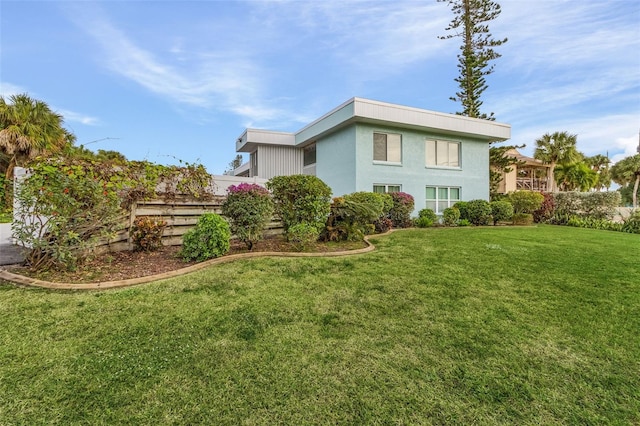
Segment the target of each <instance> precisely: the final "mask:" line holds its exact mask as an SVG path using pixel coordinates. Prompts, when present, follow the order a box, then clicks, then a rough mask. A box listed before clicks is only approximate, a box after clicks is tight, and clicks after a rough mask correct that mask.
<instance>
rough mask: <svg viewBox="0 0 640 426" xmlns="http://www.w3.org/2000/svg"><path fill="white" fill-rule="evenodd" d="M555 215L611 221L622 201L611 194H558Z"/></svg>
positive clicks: (555, 199) (555, 201)
mask: <svg viewBox="0 0 640 426" xmlns="http://www.w3.org/2000/svg"><path fill="white" fill-rule="evenodd" d="M553 199H554V205H555V209H554V214H557V215H570V216H581V217H592V218H595V219H608V220H611V219H613V217H614V216H615V214H616V207H618V206H619V205H620V204H621V202H622V199H621V197H620V193H619V192H617V191H611V192H557V193H554V194H553Z"/></svg>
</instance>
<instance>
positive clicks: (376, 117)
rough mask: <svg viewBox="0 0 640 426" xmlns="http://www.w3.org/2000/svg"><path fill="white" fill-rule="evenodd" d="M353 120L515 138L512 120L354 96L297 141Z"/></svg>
mask: <svg viewBox="0 0 640 426" xmlns="http://www.w3.org/2000/svg"><path fill="white" fill-rule="evenodd" d="M353 122H361V123H372V124H384V125H388V126H393V127H403V128H411V129H416V130H423V131H429V132H434V133H442V134H447V135H452V136H455V135H457V136H466V137H470V138H474V139H481V140H486V141H487V142H493V141H505V140H508V139H509V138H511V126H510V125H508V124H504V123H498V122H495V121H489V120H482V119H478V118H470V117H465V116H462V115H456V114H446V113H442V112H436V111H429V110H425V109H419V108H412V107H407V106H404V105H396V104H390V103H386V102H379V101H373V100H369V99H363V98H352V99H350V100H348V101H347V102H345V103H343V104H342V105H340V106H338V107H337V108H334V109H333V110H332V111H330V112H328V113H327V114H325V115H323V116H322V117H320V118H319V119H317V120H316V121H314V122H313V123H311V124H309V125H307V126H305V127H304V128H302V130H300V131H299V132H297V133H296V135H295V140H296V145H304V144H306V143H309V142H311V141H312V140H313V139H317V138H320V137H322V136H323V135H325V134H327V133H330V132H334V131H336V130H337V129H339V128H340V127H343V126H346V125H348V124H350V123H353Z"/></svg>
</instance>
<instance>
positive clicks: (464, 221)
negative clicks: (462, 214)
mask: <svg viewBox="0 0 640 426" xmlns="http://www.w3.org/2000/svg"><path fill="white" fill-rule="evenodd" d="M471 225H472V223H471V222H469V219H460V220H459V221H458V226H471Z"/></svg>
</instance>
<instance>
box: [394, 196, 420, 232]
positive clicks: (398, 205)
mask: <svg viewBox="0 0 640 426" xmlns="http://www.w3.org/2000/svg"><path fill="white" fill-rule="evenodd" d="M389 195H391V199H392V200H393V207H392V208H391V210H390V211H389V219H391V222H392V223H393V226H394V227H396V228H409V227H411V226H412V224H413V223H412V221H411V212H413V208H414V206H415V202H414V199H413V196H412V195H410V194H407V193H406V192H391V193H389Z"/></svg>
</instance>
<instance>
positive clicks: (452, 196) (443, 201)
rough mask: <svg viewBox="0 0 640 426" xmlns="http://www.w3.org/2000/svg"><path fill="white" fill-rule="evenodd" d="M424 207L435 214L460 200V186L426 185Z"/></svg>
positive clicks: (440, 212)
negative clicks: (425, 202)
mask: <svg viewBox="0 0 640 426" xmlns="http://www.w3.org/2000/svg"><path fill="white" fill-rule="evenodd" d="M426 200H427V204H426V208H428V209H431V210H433V211H434V212H436V213H437V214H442V212H443V211H444V209H446V208H447V207H451V206H453V205H454V204H455V203H457V202H458V201H460V188H459V187H455V186H453V187H452V186H427V196H426Z"/></svg>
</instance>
